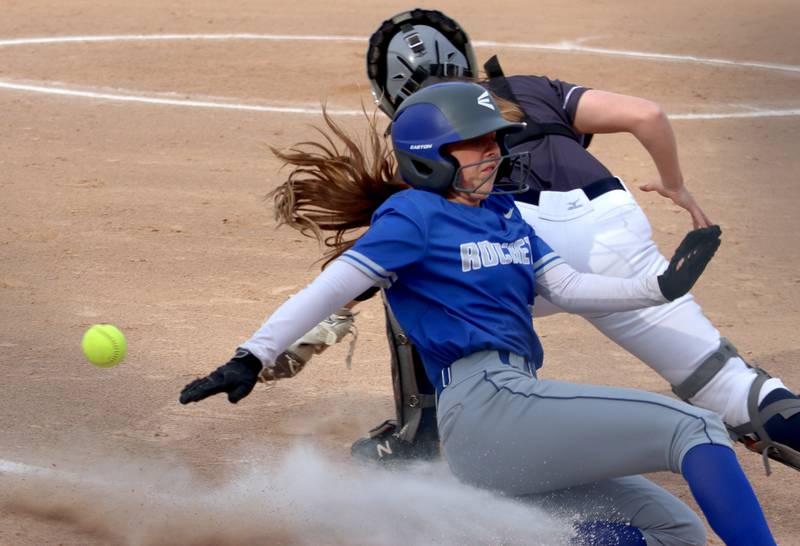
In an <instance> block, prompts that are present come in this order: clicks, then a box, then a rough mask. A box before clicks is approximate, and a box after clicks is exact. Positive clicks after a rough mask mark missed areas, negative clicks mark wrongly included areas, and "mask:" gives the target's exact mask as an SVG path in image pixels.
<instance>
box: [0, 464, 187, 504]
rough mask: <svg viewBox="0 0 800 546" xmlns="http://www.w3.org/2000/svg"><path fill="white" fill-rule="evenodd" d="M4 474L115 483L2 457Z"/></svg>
mask: <svg viewBox="0 0 800 546" xmlns="http://www.w3.org/2000/svg"><path fill="white" fill-rule="evenodd" d="M3 474H10V475H12V476H16V477H19V478H49V479H52V480H59V481H61V482H65V483H70V484H79V485H80V484H82V485H87V484H88V485H93V486H99V487H108V486H112V485H114V484H112V483H110V482H107V481H101V480H98V479H96V478H93V477H91V476H79V475H78V474H75V473H72V472H64V471H60V470H54V469H52V468H43V467H40V466H33V465H29V464H25V463H18V462H15V461H8V460H5V459H0V478H2V476H3ZM141 490H142V491H143V492H144V493H145V494H147V495H149V496H150V497H152V498H156V499H159V500H162V501H168V502H173V503H174V502H175V501H176V500H178V499H177V498H176V497H174V496H173V495H170V494H167V493H163V492H161V491H156V490H153V488H152V487H142V489H141Z"/></svg>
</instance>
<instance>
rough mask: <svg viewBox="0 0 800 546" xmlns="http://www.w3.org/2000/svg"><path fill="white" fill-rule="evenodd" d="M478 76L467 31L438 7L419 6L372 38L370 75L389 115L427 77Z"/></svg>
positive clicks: (384, 25) (378, 99)
mask: <svg viewBox="0 0 800 546" xmlns="http://www.w3.org/2000/svg"><path fill="white" fill-rule="evenodd" d="M476 74H477V61H476V60H475V52H474V50H473V49H472V45H471V44H470V41H469V37H468V36H467V33H466V32H464V31H463V30H462V29H461V27H460V26H459V24H458V23H456V22H455V21H454V20H452V19H450V18H449V17H447V16H446V15H444V14H443V13H442V12H440V11H435V10H425V9H415V10H411V11H405V12H403V13H399V14H397V15H395V16H394V17H391V18H390V19H387V20H386V21H384V22H383V23H381V26H380V27H379V28H378V30H376V31H375V33H374V34H373V35H372V36H370V38H369V47H368V49H367V77H368V78H369V81H370V84H371V85H372V95H373V97H375V103H376V104H377V105H378V106H379V107H380V109H381V110H383V111H384V112H385V113H386V114H388V115H389V117H393V116H394V113H395V110H396V109H397V107H398V106H399V105H400V103H401V102H403V100H405V99H406V98H408V97H409V96H410V95H411V93H413V92H414V91H416V90H417V89H418V88H419V87H420V85H421V84H422V82H423V81H424V80H425V79H426V78H427V77H428V76H438V77H444V78H450V77H464V76H467V77H471V76H475V75H476Z"/></svg>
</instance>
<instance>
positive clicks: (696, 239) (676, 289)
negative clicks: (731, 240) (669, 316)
mask: <svg viewBox="0 0 800 546" xmlns="http://www.w3.org/2000/svg"><path fill="white" fill-rule="evenodd" d="M721 234H722V230H721V229H720V227H719V226H710V227H707V228H700V229H696V230H694V231H690V232H689V233H687V234H686V237H684V238H683V241H681V244H680V245H679V246H678V249H677V250H676V251H675V255H674V256H673V257H672V259H671V260H670V262H669V266H667V269H666V271H664V273H662V274H661V275H659V276H658V287H659V288H660V289H661V293H662V294H663V295H664V297H665V298H667V299H668V300H669V301H672V300H675V299H678V298H680V297H681V296H683V295H685V294H687V293H688V292H689V290H691V289H692V286H694V283H695V282H697V279H698V278H700V275H701V274H702V273H703V270H705V268H706V265H708V262H710V261H711V258H712V257H713V256H714V253H715V252H716V251H717V249H718V248H719V244H720V239H719V238H720V235H721Z"/></svg>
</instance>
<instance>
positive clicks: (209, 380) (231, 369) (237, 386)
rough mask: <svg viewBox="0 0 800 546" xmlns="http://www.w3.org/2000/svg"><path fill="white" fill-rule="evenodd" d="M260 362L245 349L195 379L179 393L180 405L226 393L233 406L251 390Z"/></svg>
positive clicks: (258, 371) (260, 366)
mask: <svg viewBox="0 0 800 546" xmlns="http://www.w3.org/2000/svg"><path fill="white" fill-rule="evenodd" d="M262 368H263V366H262V365H261V361H260V360H259V359H258V358H257V357H256V356H255V355H253V354H252V353H250V352H249V351H246V350H245V349H237V351H236V355H235V356H234V357H233V358H231V359H230V360H229V361H228V362H227V363H226V364H223V365H222V366H220V367H219V368H217V369H216V370H214V371H213V372H211V373H210V374H209V375H208V376H206V377H201V378H200V379H195V380H194V381H192V382H191V383H189V384H188V385H186V386H185V387H184V388H183V390H182V391H181V397H180V402H181V404H188V403H189V402H199V401H200V400H203V399H204V398H208V397H209V396H212V395H214V394H219V393H221V392H226V393H228V401H229V402H230V403H231V404H235V403H236V402H238V401H239V400H241V399H242V398H244V397H245V396H247V395H248V394H250V391H252V390H253V387H254V386H255V384H256V381H257V380H258V374H259V373H261V369H262Z"/></svg>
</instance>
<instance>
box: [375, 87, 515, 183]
mask: <svg viewBox="0 0 800 546" xmlns="http://www.w3.org/2000/svg"><path fill="white" fill-rule="evenodd" d="M524 128H525V125H524V124H523V123H514V122H511V121H508V120H506V119H505V118H503V116H502V115H501V114H500V110H499V108H498V106H497V104H496V103H495V101H494V99H493V98H492V96H491V94H490V93H489V92H488V91H487V90H486V89H484V88H483V87H482V86H480V85H478V84H476V83H469V82H447V83H438V84H434V85H431V86H428V87H425V88H423V89H421V90H419V91H417V92H416V93H414V94H413V95H412V96H411V97H409V98H408V99H407V100H405V101H404V102H403V103H402V104H401V105H400V107H399V108H398V110H397V113H396V114H395V118H394V121H393V122H392V126H391V134H392V144H393V146H394V152H395V156H396V158H397V165H398V169H399V171H400V175H401V176H402V177H403V180H405V182H406V183H408V184H409V185H411V186H412V187H414V188H417V189H422V190H427V191H432V192H436V193H441V194H444V193H446V192H448V191H450V190H451V189H455V190H456V191H468V192H470V193H479V194H480V193H487V194H488V193H501V192H502V193H519V192H523V191H526V190H527V189H528V187H527V184H525V177H526V175H527V170H528V168H529V163H530V162H529V156H528V155H527V154H514V155H513V156H512V155H509V153H508V148H507V147H506V145H505V137H506V135H508V134H509V133H513V132H517V131H520V130H522V129H524ZM489 133H496V140H497V143H498V145H499V148H500V157H499V158H492V159H491V160H490V161H497V160H498V159H500V161H499V162H498V165H497V168H496V169H495V170H494V171H493V172H492V173H490V174H489V175H488V176H487V178H486V179H485V180H484V182H483V184H481V187H483V186H484V185H485V184H486V183H487V182H488V181H489V180H490V179H493V180H496V181H497V182H498V185H497V188H496V191H495V189H493V191H491V192H482V191H481V190H480V187H478V188H474V189H472V188H471V189H467V190H465V189H464V188H463V187H460V186H458V183H459V181H460V180H461V172H462V171H463V170H464V169H465V168H468V167H471V166H472V165H459V163H458V161H456V159H455V158H454V157H453V156H452V155H450V154H448V153H446V152H445V151H444V147H445V146H447V145H448V144H454V143H457V142H462V141H465V140H470V139H473V138H476V137H479V136H483V135H487V134H489ZM526 160H528V161H526ZM481 163H482V162H481ZM473 165H474V164H473ZM512 171H514V173H515V176H513V177H509V176H508V175H510V174H511V173H512Z"/></svg>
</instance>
